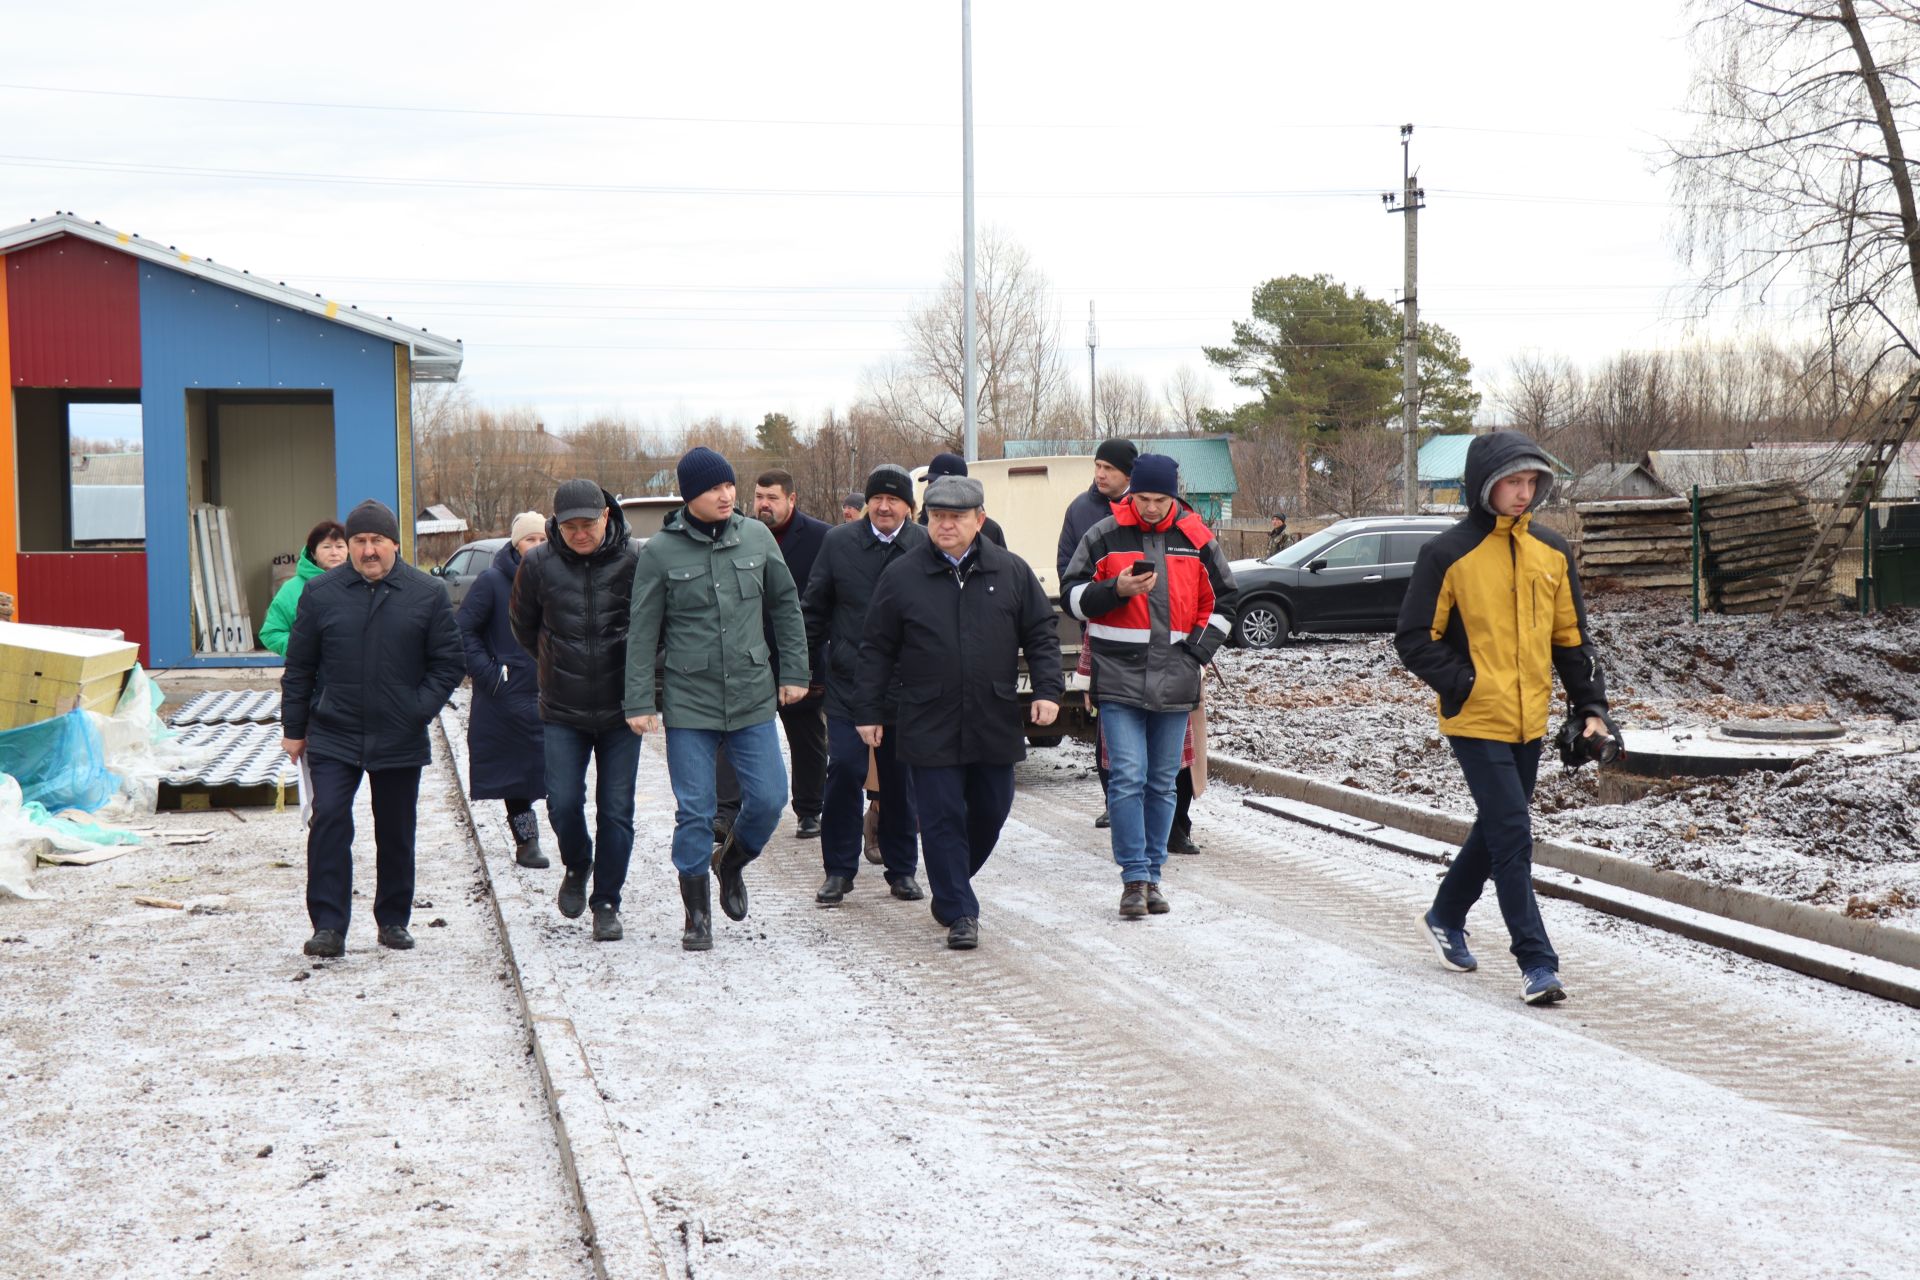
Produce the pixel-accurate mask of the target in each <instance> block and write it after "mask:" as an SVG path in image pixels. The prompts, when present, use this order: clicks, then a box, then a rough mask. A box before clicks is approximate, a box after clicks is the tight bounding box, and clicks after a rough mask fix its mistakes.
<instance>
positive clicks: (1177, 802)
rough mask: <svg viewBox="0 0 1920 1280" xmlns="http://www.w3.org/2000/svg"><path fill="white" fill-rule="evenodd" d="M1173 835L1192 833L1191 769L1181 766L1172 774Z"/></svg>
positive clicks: (1189, 834) (1180, 835) (1188, 834)
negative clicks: (1178, 770)
mask: <svg viewBox="0 0 1920 1280" xmlns="http://www.w3.org/2000/svg"><path fill="white" fill-rule="evenodd" d="M1172 834H1173V837H1174V838H1175V839H1179V838H1182V837H1185V836H1191V835H1192V834H1193V770H1192V769H1190V768H1187V767H1186V766H1184V765H1183V766H1182V767H1181V769H1180V772H1179V773H1176V774H1175V775H1174V776H1173V833H1172Z"/></svg>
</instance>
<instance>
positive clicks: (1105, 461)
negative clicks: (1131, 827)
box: [1053, 436, 1200, 853]
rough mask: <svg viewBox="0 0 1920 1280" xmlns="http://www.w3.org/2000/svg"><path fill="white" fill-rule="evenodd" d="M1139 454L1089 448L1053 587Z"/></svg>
mask: <svg viewBox="0 0 1920 1280" xmlns="http://www.w3.org/2000/svg"><path fill="white" fill-rule="evenodd" d="M1139 456H1140V450H1139V449H1137V448H1135V447H1134V443H1133V441H1131V440H1123V439H1121V438H1120V437H1118V436H1115V437H1114V438H1113V439H1111V440H1102V441H1101V442H1100V447H1099V448H1098V449H1095V450H1094V451H1093V483H1092V484H1091V485H1090V486H1088V488H1087V491H1086V492H1085V493H1083V494H1081V495H1079V496H1078V497H1076V498H1075V499H1074V500H1073V501H1072V502H1070V503H1068V504H1067V514H1066V516H1065V517H1064V518H1063V519H1062V520H1061V521H1060V544H1059V546H1057V547H1055V548H1054V554H1053V581H1054V583H1055V585H1056V586H1059V585H1060V584H1062V583H1064V582H1066V580H1067V565H1068V564H1069V563H1071V562H1072V560H1073V553H1074V552H1075V551H1077V550H1078V549H1079V547H1080V539H1082V538H1084V537H1086V536H1087V530H1089V529H1091V528H1093V526H1095V525H1097V524H1099V523H1100V522H1101V521H1102V520H1105V519H1106V518H1107V517H1108V516H1110V515H1112V514H1113V504H1114V503H1116V502H1119V501H1122V500H1123V499H1124V498H1125V497H1126V496H1127V486H1128V485H1130V484H1131V483H1133V462H1134V459H1135V458H1137V457H1139ZM1065 593H1066V592H1065V588H1064V587H1061V594H1062V595H1064V594H1065ZM1080 643H1081V644H1083V645H1084V644H1086V643H1087V637H1086V633H1085V631H1084V630H1083V631H1082V632H1081V635H1080ZM1096 727H1097V726H1096ZM1099 745H1100V744H1099V743H1098V742H1097V741H1096V742H1095V744H1094V746H1095V751H1094V757H1095V759H1094V772H1095V773H1097V774H1098V775H1099V777H1100V794H1101V795H1103V796H1104V795H1106V794H1107V768H1106V766H1105V765H1103V764H1101V763H1099V757H1100V756H1101V755H1102V754H1104V753H1103V752H1101V751H1100V750H1099ZM1180 772H1181V775H1182V776H1183V777H1185V778H1186V779H1187V790H1188V793H1189V794H1191V793H1192V775H1191V774H1188V773H1187V771H1186V770H1185V769H1182V770H1181V771H1180ZM1093 825H1094V826H1096V827H1105V826H1106V825H1107V811H1106V810H1105V809H1102V810H1101V811H1100V816H1099V817H1098V818H1096V819H1094V823H1093ZM1176 825H1177V820H1176ZM1182 843H1183V844H1185V845H1186V848H1187V849H1190V850H1192V851H1193V852H1194V853H1198V852H1200V851H1199V850H1198V849H1195V848H1193V842H1192V841H1191V840H1187V839H1185V838H1184V837H1183V838H1182Z"/></svg>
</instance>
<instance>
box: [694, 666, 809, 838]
mask: <svg viewBox="0 0 1920 1280" xmlns="http://www.w3.org/2000/svg"><path fill="white" fill-rule="evenodd" d="M826 703H827V695H826V694H824V693H822V694H818V695H816V696H814V697H811V698H805V699H803V700H801V701H799V702H796V703H794V704H792V705H791V706H786V707H781V708H780V723H781V724H782V725H783V726H785V728H786V731H787V750H788V752H789V753H790V754H791V755H792V756H793V779H792V781H791V782H790V783H789V784H788V785H790V786H791V787H792V788H793V816H794V817H796V818H816V819H817V818H818V817H819V816H820V812H821V806H822V804H823V803H824V801H825V792H826V781H827V755H828V752H827V713H826ZM713 785H714V790H715V794H716V795H718V797H719V806H718V808H717V809H716V810H715V811H714V820H715V821H716V822H717V823H719V825H721V826H723V827H726V828H727V829H728V830H732V829H733V820H734V818H736V817H738V816H739V813H740V775H739V774H737V773H735V772H734V771H733V761H731V760H729V759H727V747H726V744H725V743H721V744H720V752H719V754H718V755H716V756H715V757H714V759H713Z"/></svg>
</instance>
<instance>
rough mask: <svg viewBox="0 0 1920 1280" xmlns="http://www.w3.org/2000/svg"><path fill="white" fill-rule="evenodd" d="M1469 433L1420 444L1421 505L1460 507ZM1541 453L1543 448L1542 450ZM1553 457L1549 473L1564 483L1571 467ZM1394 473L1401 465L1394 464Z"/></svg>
mask: <svg viewBox="0 0 1920 1280" xmlns="http://www.w3.org/2000/svg"><path fill="white" fill-rule="evenodd" d="M1473 441H1474V437H1473V436H1471V435H1451V436H1435V437H1433V439H1431V440H1429V441H1427V442H1426V443H1425V444H1423V445H1421V446H1420V460H1419V466H1420V501H1421V503H1422V504H1424V505H1431V506H1436V507H1462V506H1465V505H1466V500H1465V499H1464V498H1462V497H1461V494H1460V488H1461V486H1462V485H1463V484H1464V483H1465V482H1466V474H1467V446H1468V445H1470V444H1472V443H1473ZM1543 452H1544V451H1543ZM1547 457H1549V458H1553V475H1554V479H1555V481H1556V482H1558V483H1560V484H1563V485H1564V484H1565V483H1567V482H1568V481H1569V480H1572V479H1573V468H1572V467H1569V466H1568V465H1567V464H1566V463H1564V462H1562V461H1560V459H1558V458H1554V457H1553V455H1552V454H1550V453H1549V454H1547ZM1394 470H1395V471H1396V472H1398V471H1400V470H1401V468H1399V467H1395V468H1394Z"/></svg>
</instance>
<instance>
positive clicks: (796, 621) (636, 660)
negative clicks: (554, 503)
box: [625, 447, 811, 951]
mask: <svg viewBox="0 0 1920 1280" xmlns="http://www.w3.org/2000/svg"><path fill="white" fill-rule="evenodd" d="M679 479H680V494H681V496H682V497H683V498H685V499H686V505H685V506H683V507H681V508H680V509H679V510H677V511H674V512H673V513H672V514H671V515H669V516H668V517H667V519H666V523H665V524H664V525H663V526H662V527H661V530H660V532H659V533H658V534H656V535H655V536H654V537H652V538H650V539H649V540H648V541H647V545H646V547H645V549H644V550H642V551H641V553H640V560H639V563H638V564H637V565H636V566H635V568H634V573H633V611H632V619H631V625H630V626H629V628H628V631H627V690H626V708H625V710H626V714H627V723H628V724H629V725H630V726H631V727H632V729H633V731H634V732H635V733H642V734H644V733H652V732H654V731H655V730H656V729H658V728H660V727H661V721H662V719H664V720H665V722H666V733H667V772H668V775H669V777H670V778H671V779H672V782H673V798H674V801H675V805H676V811H675V813H674V831H673V865H674V867H675V868H676V869H677V870H678V871H679V873H680V898H681V901H682V902H683V903H684V904H685V906H686V931H685V932H684V933H683V934H682V935H681V938H680V945H681V946H682V947H684V948H685V949H686V950H688V951H706V950H708V949H710V948H711V947H712V946H713V923H712V920H713V917H712V907H711V897H710V888H709V881H708V879H707V873H708V870H709V866H710V864H711V866H712V870H713V872H714V874H716V875H718V876H719V877H720V907H721V910H723V911H725V912H726V913H727V916H728V918H730V919H733V920H744V919H745V918H746V915H747V886H746V880H745V877H744V875H743V874H742V873H743V871H744V869H745V867H746V865H747V864H748V863H749V862H752V861H753V860H754V859H755V858H757V857H759V856H760V851H761V849H762V848H764V847H765V846H766V842H767V840H768V838H769V837H770V836H772V835H773V830H774V828H775V827H776V826H778V825H779V822H780V811H781V810H782V809H783V808H784V807H785V806H786V803H787V770H786V765H785V764H784V763H782V761H781V759H780V735H779V734H778V732H776V731H775V729H774V727H773V720H774V714H775V711H776V710H777V708H778V707H780V706H784V705H786V704H788V703H792V702H798V701H800V700H801V699H802V698H805V697H806V696H807V682H808V680H809V679H810V678H811V671H810V669H809V666H808V663H807V629H806V624H805V623H804V622H803V621H802V620H801V617H800V594H799V592H798V591H796V590H795V589H794V585H793V575H792V574H790V573H789V572H787V564H786V560H785V559H784V558H783V557H782V556H781V554H780V547H779V545H778V544H777V543H775V542H774V540H773V534H771V533H769V532H768V531H767V527H766V526H765V525H763V524H761V523H760V522H759V521H758V520H755V519H753V518H751V517H748V516H742V515H740V514H738V513H737V512H736V511H735V510H734V475H733V468H732V467H731V466H730V465H728V463H727V460H726V459H725V458H723V457H721V456H720V455H719V454H717V453H715V452H714V451H713V450H711V449H708V448H704V447H696V448H693V449H690V450H688V451H687V453H686V456H684V457H682V458H681V459H680V464H679ZM766 622H770V623H771V624H772V628H773V637H774V643H775V645H776V646H777V647H778V649H779V653H778V655H777V656H778V659H779V661H778V663H777V664H776V663H775V662H774V658H775V656H776V655H774V654H772V653H769V652H768V649H767V638H766V630H765V626H764V623H766ZM656 655H657V656H658V658H659V661H660V663H661V665H662V666H664V668H665V676H664V679H663V680H662V681H661V682H660V683H661V688H662V689H663V694H662V696H661V698H660V699H659V701H658V702H656V699H655V680H654V669H655V659H656ZM776 665H777V667H778V670H779V672H780V676H781V678H782V679H784V680H786V681H788V682H789V683H786V684H782V685H781V686H779V688H778V689H777V690H776V689H775V687H774V674H773V673H774V670H775V668H776ZM722 742H724V743H726V746H727V756H728V758H729V759H731V760H732V762H733V767H734V772H735V773H737V774H738V775H739V777H740V790H741V798H740V816H739V817H738V818H736V819H735V820H734V824H733V832H732V834H731V835H729V836H728V837H727V841H726V843H725V844H723V845H721V847H720V849H719V850H718V852H717V853H716V852H715V850H714V849H713V837H712V830H713V815H714V810H715V808H716V807H717V804H718V800H717V797H716V796H715V793H714V774H713V766H714V753H715V752H716V751H717V750H718V749H719V746H720V744H721V743H722Z"/></svg>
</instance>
